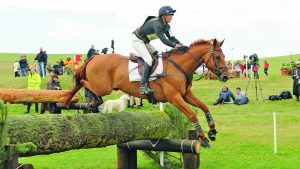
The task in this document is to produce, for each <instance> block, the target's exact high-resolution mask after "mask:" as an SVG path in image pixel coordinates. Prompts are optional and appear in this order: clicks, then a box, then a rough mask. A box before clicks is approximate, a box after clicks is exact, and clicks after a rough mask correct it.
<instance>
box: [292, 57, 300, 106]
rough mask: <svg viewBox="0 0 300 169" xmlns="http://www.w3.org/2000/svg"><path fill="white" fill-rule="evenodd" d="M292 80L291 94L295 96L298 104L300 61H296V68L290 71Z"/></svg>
mask: <svg viewBox="0 0 300 169" xmlns="http://www.w3.org/2000/svg"><path fill="white" fill-rule="evenodd" d="M291 76H292V78H293V94H294V95H295V96H296V101H298V102H299V95H300V80H299V79H300V61H296V68H295V69H294V70H293V71H292V73H291Z"/></svg>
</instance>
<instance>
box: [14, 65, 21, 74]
mask: <svg viewBox="0 0 300 169" xmlns="http://www.w3.org/2000/svg"><path fill="white" fill-rule="evenodd" d="M14 72H15V77H20V73H19V72H20V63H19V61H16V62H15V63H14Z"/></svg>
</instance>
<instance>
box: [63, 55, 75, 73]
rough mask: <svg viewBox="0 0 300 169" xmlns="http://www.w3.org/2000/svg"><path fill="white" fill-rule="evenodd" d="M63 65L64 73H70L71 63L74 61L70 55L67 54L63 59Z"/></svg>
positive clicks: (71, 69)
mask: <svg viewBox="0 0 300 169" xmlns="http://www.w3.org/2000/svg"><path fill="white" fill-rule="evenodd" d="M64 65H65V71H66V74H67V75H70V74H71V73H72V71H73V65H74V62H73V60H72V59H71V57H70V56H68V57H67V59H66V60H65V61H64Z"/></svg>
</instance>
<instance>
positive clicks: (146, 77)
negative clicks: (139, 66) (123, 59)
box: [140, 62, 154, 94]
mask: <svg viewBox="0 0 300 169" xmlns="http://www.w3.org/2000/svg"><path fill="white" fill-rule="evenodd" d="M150 68H151V67H150V66H149V65H148V64H147V63H146V62H144V71H143V74H142V80H141V87H140V94H151V93H153V92H154V90H153V89H151V88H149V87H148V81H149V75H150V71H151V70H150Z"/></svg>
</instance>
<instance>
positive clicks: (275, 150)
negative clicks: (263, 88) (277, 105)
mask: <svg viewBox="0 0 300 169" xmlns="http://www.w3.org/2000/svg"><path fill="white" fill-rule="evenodd" d="M273 121H274V154H276V153H277V135H276V112H273Z"/></svg>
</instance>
